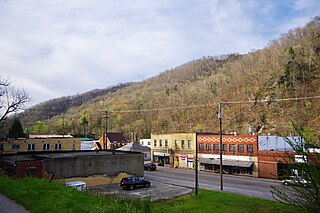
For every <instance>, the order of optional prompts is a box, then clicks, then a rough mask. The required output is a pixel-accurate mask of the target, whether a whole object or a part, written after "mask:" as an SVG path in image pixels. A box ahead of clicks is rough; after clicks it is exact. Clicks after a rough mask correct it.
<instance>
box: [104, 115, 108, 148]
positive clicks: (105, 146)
mask: <svg viewBox="0 0 320 213" xmlns="http://www.w3.org/2000/svg"><path fill="white" fill-rule="evenodd" d="M105 117H106V129H105V131H106V141H105V143H104V147H103V149H104V150H107V142H108V117H109V115H108V110H106V115H105Z"/></svg>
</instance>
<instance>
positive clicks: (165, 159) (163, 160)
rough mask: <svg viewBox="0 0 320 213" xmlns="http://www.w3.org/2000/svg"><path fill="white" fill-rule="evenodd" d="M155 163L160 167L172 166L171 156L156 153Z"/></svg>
mask: <svg viewBox="0 0 320 213" xmlns="http://www.w3.org/2000/svg"><path fill="white" fill-rule="evenodd" d="M153 162H154V163H157V164H158V166H170V156H169V154H167V153H161V152H154V153H153Z"/></svg>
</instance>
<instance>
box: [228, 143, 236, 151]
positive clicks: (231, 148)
mask: <svg viewBox="0 0 320 213" xmlns="http://www.w3.org/2000/svg"><path fill="white" fill-rule="evenodd" d="M229 151H230V152H235V151H236V145H235V144H229Z"/></svg>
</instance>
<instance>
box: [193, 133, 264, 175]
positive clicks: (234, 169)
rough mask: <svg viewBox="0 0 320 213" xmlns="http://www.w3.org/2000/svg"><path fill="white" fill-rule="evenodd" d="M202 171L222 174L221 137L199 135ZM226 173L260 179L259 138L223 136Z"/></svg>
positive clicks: (223, 160) (198, 142)
mask: <svg viewBox="0 0 320 213" xmlns="http://www.w3.org/2000/svg"><path fill="white" fill-rule="evenodd" d="M197 144H198V150H199V162H200V170H203V171H212V172H220V136H219V135H213V134H207V135H198V136H197ZM222 144H223V145H222V155H223V157H222V165H223V171H224V173H228V174H238V175H249V176H253V177H258V137H257V136H253V135H248V136H240V135H239V136H235V135H223V136H222Z"/></svg>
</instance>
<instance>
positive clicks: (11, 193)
mask: <svg viewBox="0 0 320 213" xmlns="http://www.w3.org/2000/svg"><path fill="white" fill-rule="evenodd" d="M0 193H2V194H4V195H6V196H7V197H9V198H11V199H13V200H15V201H16V202H17V203H19V204H21V205H23V206H24V207H25V208H26V209H27V210H29V211H30V212H32V213H33V212H35V213H36V212H41V213H42V212H46V213H50V212H59V213H60V212H77V213H78V212H79V213H80V212H90V213H91V212H128V213H129V212H146V213H147V212H154V213H156V212H170V213H174V212H177V213H178V212H179V213H184V212H305V210H304V209H302V208H299V207H296V206H289V205H285V204H281V203H278V202H274V201H268V200H262V199H255V198H248V197H244V196H240V195H234V194H228V193H221V192H213V191H208V190H200V191H199V195H198V196H195V195H191V194H190V195H186V196H182V197H179V198H176V199H172V200H170V201H159V202H151V201H150V200H148V199H147V200H137V199H128V198H125V197H124V198H122V199H121V198H114V197H111V196H105V197H102V196H93V195H89V194H87V193H84V192H79V191H76V190H75V189H73V188H68V187H64V186H63V185H61V184H59V183H57V182H49V181H48V180H39V179H34V178H24V179H11V178H8V177H6V176H3V175H0Z"/></svg>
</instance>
